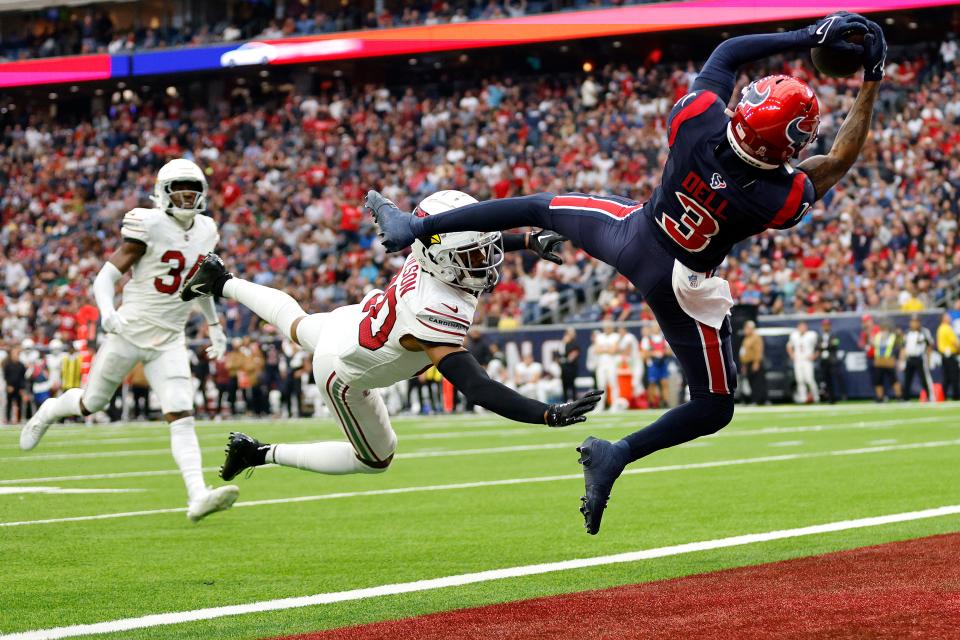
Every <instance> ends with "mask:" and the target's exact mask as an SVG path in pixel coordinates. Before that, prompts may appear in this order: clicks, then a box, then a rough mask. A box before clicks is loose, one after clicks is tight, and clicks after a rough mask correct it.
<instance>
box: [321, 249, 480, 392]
mask: <svg viewBox="0 0 960 640" xmlns="http://www.w3.org/2000/svg"><path fill="white" fill-rule="evenodd" d="M476 308H477V298H476V296H474V295H473V294H471V293H469V292H467V291H464V290H463V289H458V288H456V287H453V286H450V285H448V284H446V283H445V282H441V281H440V280H438V279H437V278H434V277H433V276H431V275H430V274H428V273H424V272H423V271H422V270H421V269H420V264H419V263H418V262H417V261H416V259H415V258H414V257H413V256H411V257H409V258H407V261H406V262H405V263H404V264H403V268H402V269H401V270H400V273H399V274H398V275H397V276H396V277H395V278H394V279H393V280H392V281H391V282H390V285H389V286H388V287H387V290H386V291H385V292H384V291H379V290H376V289H375V290H373V291H371V292H369V293H368V294H367V295H366V296H365V297H364V299H363V301H362V302H361V303H360V304H355V305H351V306H349V307H342V308H340V309H337V310H336V311H334V312H332V313H331V314H330V320H331V323H332V326H331V329H332V330H331V332H330V339H331V340H335V341H336V343H337V344H335V345H333V346H332V348H333V349H334V350H335V352H336V353H337V354H338V355H339V356H340V366H338V367H337V373H338V374H339V375H340V376H341V377H342V378H343V379H344V381H346V382H348V383H349V384H351V385H354V386H357V387H361V388H364V389H377V388H382V387H388V386H390V385H392V384H394V383H396V382H399V381H401V380H406V379H408V378H412V377H413V376H415V375H416V374H417V373H419V372H421V371H423V370H425V369H426V368H428V367H429V366H430V359H429V358H428V357H427V354H426V353H425V352H423V351H408V350H407V349H405V348H403V346H401V344H400V338H402V337H403V336H405V335H412V336H413V337H414V338H417V339H418V340H421V341H424V342H433V343H442V344H450V345H456V346H460V345H462V344H463V339H464V338H465V337H466V335H467V331H468V330H469V329H470V325H471V324H472V323H473V314H474V312H475V311H476ZM340 345H342V346H340ZM338 347H339V348H338Z"/></svg>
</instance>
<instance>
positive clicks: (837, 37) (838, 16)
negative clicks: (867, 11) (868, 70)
mask: <svg viewBox="0 0 960 640" xmlns="http://www.w3.org/2000/svg"><path fill="white" fill-rule="evenodd" d="M867 22H869V21H868V20H867V19H866V18H864V17H863V16H861V15H860V14H858V13H848V12H846V11H838V12H837V13H831V14H830V15H828V16H827V17H826V18H822V19H820V20H818V21H817V23H816V24H812V25H810V26H809V27H807V28H806V29H805V31H806V37H805V38H804V44H806V45H807V46H809V47H824V46H828V47H830V48H832V49H836V50H838V51H850V52H852V53H856V54H861V53H863V46H862V45H859V44H854V43H853V42H848V41H847V38H848V37H850V36H851V35H853V34H857V33H860V34H866V33H867Z"/></svg>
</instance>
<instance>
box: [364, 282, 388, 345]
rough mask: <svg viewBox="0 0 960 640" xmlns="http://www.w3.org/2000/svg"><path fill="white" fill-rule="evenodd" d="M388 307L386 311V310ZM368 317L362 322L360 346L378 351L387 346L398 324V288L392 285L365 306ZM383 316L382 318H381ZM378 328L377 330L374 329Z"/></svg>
mask: <svg viewBox="0 0 960 640" xmlns="http://www.w3.org/2000/svg"><path fill="white" fill-rule="evenodd" d="M384 307H386V310H384ZM363 311H365V312H366V314H367V315H365V316H364V317H363V320H361V321H360V335H359V338H358V340H359V342H360V346H361V347H364V348H365V349H369V350H370V351H376V350H377V349H379V348H380V347H382V346H383V345H385V344H387V339H389V338H390V332H391V331H393V325H395V324H396V322H397V287H396V285H395V284H393V283H391V284H390V286H389V287H387V290H386V292H385V293H380V294H377V295H375V296H373V297H372V298H370V299H369V300H367V303H366V304H365V305H363ZM381 316H382V317H381ZM374 327H376V329H374Z"/></svg>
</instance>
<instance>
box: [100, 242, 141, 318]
mask: <svg viewBox="0 0 960 640" xmlns="http://www.w3.org/2000/svg"><path fill="white" fill-rule="evenodd" d="M146 251H147V245H145V244H143V243H142V242H138V241H133V240H124V242H123V244H121V245H120V248H119V249H117V250H116V251H114V252H113V255H111V256H110V258H109V259H108V260H107V261H106V262H105V263H104V264H103V267H102V268H101V269H100V272H99V273H98V274H97V277H96V278H95V279H94V281H93V299H94V300H96V302H97V308H98V309H99V310H100V326H102V327H103V330H104V331H106V332H107V333H117V332H118V331H120V330H121V329H123V325H124V320H123V318H121V317H120V315H119V314H118V313H117V310H116V308H115V307H114V306H113V298H114V296H115V295H116V293H117V282H119V281H120V278H122V277H123V274H125V273H126V272H127V271H129V270H130V267H132V266H133V265H134V264H136V262H137V261H138V260H139V259H140V258H142V257H143V254H144V253H146Z"/></svg>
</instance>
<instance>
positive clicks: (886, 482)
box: [0, 404, 960, 638]
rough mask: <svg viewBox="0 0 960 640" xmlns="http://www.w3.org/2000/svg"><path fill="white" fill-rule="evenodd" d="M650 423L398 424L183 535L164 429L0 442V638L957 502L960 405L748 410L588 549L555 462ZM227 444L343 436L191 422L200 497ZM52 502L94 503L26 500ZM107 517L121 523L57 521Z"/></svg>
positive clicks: (569, 576)
mask: <svg viewBox="0 0 960 640" xmlns="http://www.w3.org/2000/svg"><path fill="white" fill-rule="evenodd" d="M655 415H657V414H656V413H655V412H632V413H626V414H618V415H612V416H611V415H594V416H592V417H591V418H590V421H589V422H588V423H587V425H581V426H580V427H576V428H567V429H557V430H550V429H546V428H543V427H541V428H536V427H532V426H528V425H515V424H512V423H509V422H507V421H505V420H501V419H498V418H496V417H494V416H470V417H453V418H450V417H441V418H433V417H428V418H398V419H397V420H396V421H395V428H396V431H397V433H398V435H399V439H400V444H399V449H398V454H399V455H398V456H397V459H396V461H395V462H394V465H393V467H392V468H391V469H390V470H389V471H388V472H387V473H386V474H383V475H377V476H349V477H330V476H321V475H315V474H311V473H307V472H301V471H296V470H291V469H280V468H263V469H259V470H257V471H256V473H254V474H253V476H252V477H251V478H249V479H246V478H243V477H241V478H239V479H238V480H237V483H238V484H239V485H240V488H241V496H240V501H239V502H238V504H237V506H236V507H235V508H234V509H233V510H232V511H228V512H226V513H221V514H215V515H214V516H211V517H210V518H209V519H208V520H205V521H203V522H201V523H200V524H198V525H193V524H191V523H189V522H188V521H187V520H186V517H185V515H184V513H183V507H184V504H183V503H184V500H185V498H184V491H183V487H182V483H181V480H180V477H179V474H178V473H177V472H176V471H175V465H174V463H173V460H172V458H171V456H170V453H169V448H168V433H167V429H166V427H165V426H162V425H160V424H150V425H123V426H98V427H91V428H83V427H77V426H70V427H62V428H54V429H51V431H50V432H49V433H48V435H47V437H46V438H45V439H44V441H43V442H42V443H41V444H40V446H39V447H38V448H37V449H36V450H35V451H33V452H30V453H22V452H20V451H19V449H18V448H17V438H18V432H17V431H16V430H14V429H11V428H4V429H2V430H0V563H2V564H0V566H2V573H0V637H5V635H4V634H11V633H14V632H18V631H26V630H34V629H46V628H51V627H58V626H64V625H72V624H86V623H97V622H104V621H112V620H118V619H123V618H130V617H139V616H144V615H149V614H157V613H165V612H178V611H190V610H195V609H200V608H209V607H217V606H223V605H240V604H248V603H254V602H260V601H266V600H273V599H277V598H287V597H296V596H309V595H313V594H321V593H329V592H338V591H345V590H351V589H357V588H364V587H376V586H380V585H387V584H394V583H403V582H410V581H415V580H422V579H429V578H440V577H444V576H453V575H458V574H465V573H472V572H478V571H484V570H489V569H499V568H508V567H517V566H522V565H531V564H536V563H547V562H555V561H562V560H570V559H575V558H586V557H593V556H604V555H609V554H615V553H621V552H629V551H638V550H642V549H648V548H655V547H663V546H667V545H674V544H679V543H687V542H697V541H706V540H714V539H718V538H725V537H729V536H736V535H740V534H748V533H762V532H768V531H774V530H779V529H790V528H794V527H803V526H807V525H816V524H821V523H829V522H836V521H843V520H850V519H855V518H863V517H868V516H880V515H886V514H896V513H902V512H911V511H917V510H922V509H928V508H932V507H941V506H948V505H957V504H960V482H958V471H957V468H958V466H957V460H958V457H960V405H956V404H941V405H934V406H927V405H918V404H887V405H874V404H862V405H846V406H838V407H815V408H813V409H806V408H776V409H759V410H758V409H745V410H740V411H739V412H738V414H737V416H736V417H735V418H734V422H733V423H732V424H731V425H730V426H729V427H727V428H726V429H725V430H723V431H721V432H720V433H719V434H717V435H716V436H712V437H709V438H705V439H702V440H700V441H697V442H694V443H691V444H689V445H686V446H682V447H678V448H675V449H672V450H669V451H665V452H660V453H658V454H655V455H653V456H651V457H649V458H647V459H646V460H643V461H641V462H640V463H638V464H635V465H633V466H632V467H630V469H631V470H633V471H636V472H638V473H632V474H631V475H625V476H624V477H622V478H621V480H620V481H619V482H618V484H617V487H616V488H615V491H614V494H613V497H612V500H611V503H610V507H609V509H608V511H607V514H606V516H605V518H604V524H603V529H602V531H601V533H600V535H599V536H597V537H591V536H588V535H586V534H585V533H584V531H583V528H582V519H581V517H580V514H579V513H578V511H577V508H578V506H579V496H580V495H581V492H582V489H583V484H582V479H581V476H580V475H579V469H580V467H579V465H578V464H577V463H576V458H577V454H576V453H575V452H574V447H575V446H576V445H577V444H578V443H579V442H580V441H581V440H582V439H583V438H584V437H585V436H586V435H588V434H594V435H598V436H602V437H608V438H612V437H616V436H619V435H623V434H625V433H627V432H629V431H631V430H633V429H634V428H636V427H637V426H640V425H642V424H645V423H646V422H649V421H650V420H651V419H652V418H653V417H654V416H655ZM235 429H239V430H242V431H245V432H247V433H250V434H251V435H255V436H257V437H259V438H260V439H262V440H265V441H268V442H276V441H284V442H306V441H311V440H320V439H340V434H339V432H338V430H337V428H336V427H335V426H334V424H333V423H332V422H331V421H329V420H318V421H305V420H298V421H290V422H274V423H255V422H245V423H231V422H222V423H204V424H201V425H200V427H199V428H198V432H199V435H200V442H201V446H202V447H203V453H204V462H205V464H206V466H207V468H208V469H210V471H209V472H208V474H207V480H208V482H209V483H212V482H213V481H214V479H215V471H214V470H213V469H214V468H215V467H216V466H218V465H219V463H220V461H221V460H222V453H221V452H222V449H223V444H224V442H225V440H226V435H227V433H228V432H229V431H230V430H235ZM504 480H516V481H515V482H498V481H504ZM464 485H467V486H464ZM52 487H56V488H58V489H59V490H76V489H82V490H113V491H112V492H109V493H107V492H101V493H96V492H92V493H91V492H82V493H76V492H74V493H62V492H58V493H39V492H37V491H38V490H39V488H46V489H50V488H52ZM391 489H403V491H392V492H388V491H386V490H391ZM117 490H123V491H117ZM298 499H299V500H298ZM260 501H267V502H266V503H263V502H260ZM258 502H260V503H259V504H258ZM130 512H140V513H134V514H130ZM108 514H129V515H124V516H122V517H113V518H97V519H85V520H74V521H61V522H56V520H62V519H65V518H75V517H84V516H103V515H108ZM51 520H53V521H51ZM43 521H47V522H43ZM957 530H960V515H949V516H945V517H936V518H928V519H922V520H914V521H909V522H902V523H898V524H889V525H883V526H877V527H869V528H860V529H856V530H849V531H840V532H835V533H827V534H822V535H812V536H805V537H800V538H789V539H784V540H779V541H774V542H761V543H757V544H747V545H741V546H735V547H731V548H727V549H719V550H712V551H702V552H695V553H688V554H683V555H671V556H668V557H663V558H657V559H651V560H643V561H639V562H627V563H621V564H612V565H606V566H599V567H593V568H585V569H574V570H569V571H558V572H553V573H546V574H543V575H533V576H527V577H519V578H507V579H501V580H492V581H485V582H479V583H477V584H471V585H468V586H453V587H446V588H441V589H434V590H429V591H420V592H415V593H409V594H403V595H389V596H382V597H371V598H367V599H363V600H354V601H347V602H340V603H336V604H326V605H320V606H310V607H305V608H293V609H287V610H281V611H272V612H266V613H250V614H244V615H236V616H226V617H218V618H215V619H212V620H206V621H201V622H190V623H182V624H175V625H166V626H154V627H148V628H143V629H140V630H133V631H123V632H119V633H113V634H105V635H101V636H98V637H101V638H212V637H220V638H261V637H267V636H273V635H281V634H288V633H297V632H304V631H312V630H318V629H325V628H333V627H339V626H345V625H350V624H356V623H362V622H370V621H375V620H382V619H388V618H396V617H405V616H410V615H415V614H419V613H425V612H432V611H441V610H446V609H453V608H459V607H464V606H470V605H476V604H486V603H493V602H502V601H506V600H512V599H519V598H527V597H533V596H539V595H546V594H555V593H564V592H570V591H579V590H584V589H591V588H598V587H604V586H612V585H619V584H629V583H635V582H644V581H650V580H656V579H662V578H667V577H674V576H680V575H687V574H692V573H699V572H704V571H709V570H713V569H718V568H723V567H731V566H739V565H748V564H756V563H761V562H768V561H772V560H778V559H784V558H792V557H798V556H804V555H810V554H816V553H823V552H827V551H832V550H838V549H846V548H852V547H858V546H864V545H868V544H876V543H880V542H885V541H892V540H900V539H905V538H913V537H920V536H925V535H930V534H935V533H943V532H949V531H957ZM36 637H42V636H36Z"/></svg>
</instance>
